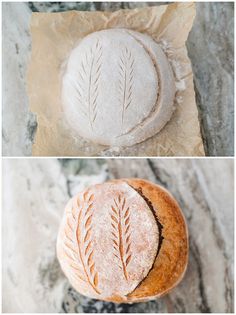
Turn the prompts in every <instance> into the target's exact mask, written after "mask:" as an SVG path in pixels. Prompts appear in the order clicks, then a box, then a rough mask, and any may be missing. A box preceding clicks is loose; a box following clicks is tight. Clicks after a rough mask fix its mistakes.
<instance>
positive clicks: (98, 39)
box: [62, 29, 176, 146]
mask: <svg viewBox="0 0 236 315" xmlns="http://www.w3.org/2000/svg"><path fill="white" fill-rule="evenodd" d="M175 92H176V90H175V81H174V76H173V72H172V69H171V67H170V64H169V61H168V59H167V57H166V56H165V54H164V52H163V51H162V49H161V47H160V46H159V45H158V44H157V43H156V42H155V41H154V40H153V39H152V38H151V37H149V36H147V35H144V34H141V33H138V32H134V31H131V30H128V29H109V30H103V31H99V32H95V33H92V34H89V35H88V36H86V37H85V38H84V39H83V40H82V41H81V42H80V43H79V44H78V46H77V47H75V48H74V49H73V51H72V52H71V54H70V56H69V59H68V62H67V66H66V70H65V73H64V76H63V80H62V103H63V110H64V114H65V119H66V121H67V124H68V126H69V128H72V129H73V132H74V133H75V134H78V135H79V136H82V137H83V138H85V139H88V140H90V141H92V142H95V143H98V144H102V145H109V146H131V145H133V144H135V143H140V142H142V141H144V140H146V139H147V138H149V137H152V136H153V135H155V134H156V133H158V132H159V131H160V130H161V129H162V128H163V127H164V126H165V124H166V123H167V122H168V121H169V120H170V118H171V115H172V113H173V111H174V98H175Z"/></svg>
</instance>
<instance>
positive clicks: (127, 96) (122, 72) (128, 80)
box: [119, 47, 134, 126]
mask: <svg viewBox="0 0 236 315" xmlns="http://www.w3.org/2000/svg"><path fill="white" fill-rule="evenodd" d="M119 76H120V78H119V96H120V98H119V101H120V103H121V104H122V117H121V120H122V126H123V123H124V114H125V111H126V110H127V109H128V108H129V106H130V105H131V103H132V94H133V83H134V82H133V81H134V58H133V56H132V53H131V51H130V50H129V49H128V48H127V47H125V48H124V49H123V51H122V54H121V57H120V61H119Z"/></svg>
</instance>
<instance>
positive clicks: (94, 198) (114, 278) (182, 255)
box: [57, 179, 188, 303]
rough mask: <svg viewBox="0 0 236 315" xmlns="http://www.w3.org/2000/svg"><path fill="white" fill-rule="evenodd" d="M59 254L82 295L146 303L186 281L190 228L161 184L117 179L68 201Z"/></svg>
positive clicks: (59, 239)
mask: <svg viewBox="0 0 236 315" xmlns="http://www.w3.org/2000/svg"><path fill="white" fill-rule="evenodd" d="M57 255H58V259H59V262H60V264H61V267H62V269H63V271H64V273H65V275H66V276H67V278H68V279H69V281H70V283H71V284H72V286H73V287H74V288H75V289H76V290H77V291H78V292H80V293H81V294H84V295H86V296H89V297H91V298H96V299H100V300H105V301H111V302H116V303H134V302H141V301H147V300H150V299H154V298H156V297H160V296H162V295H163V294H165V293H167V292H169V291H170V290H171V289H172V288H173V287H175V286H176V285H177V284H178V283H179V282H180V280H181V279H182V277H183V275H184V272H185V269H186V266H187V261H188V236H187V227H186V224H185V220H184V217H183V214H182V212H181V209H180V208H179V206H178V204H177V202H176V201H175V200H174V198H173V197H172V196H171V195H170V194H169V193H168V192H167V191H166V190H165V189H163V188H162V187H160V186H158V185H155V184H153V183H150V182H148V181H146V180H142V179H119V180H113V181H109V182H106V183H103V184H99V185H94V186H91V187H89V188H88V189H86V190H85V191H83V192H81V193H79V194H78V195H77V196H75V197H74V198H72V199H71V200H70V201H69V203H68V204H67V206H66V211H65V214H64V218H63V220H62V223H61V227H60V230H59V234H58V240H57Z"/></svg>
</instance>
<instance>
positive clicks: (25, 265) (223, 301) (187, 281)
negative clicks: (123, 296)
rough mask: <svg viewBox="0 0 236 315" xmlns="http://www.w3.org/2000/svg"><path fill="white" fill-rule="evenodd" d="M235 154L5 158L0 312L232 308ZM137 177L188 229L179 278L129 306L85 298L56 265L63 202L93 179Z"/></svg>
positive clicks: (198, 311) (179, 310)
mask: <svg viewBox="0 0 236 315" xmlns="http://www.w3.org/2000/svg"><path fill="white" fill-rule="evenodd" d="M233 164H234V163H233V159H150V160H147V159H87V160H86V159H85V160H84V159H68V160H56V159H37V158H34V159H5V160H4V161H3V187H4V192H3V216H2V222H3V234H2V235H3V243H2V244H3V247H2V257H3V258H2V265H3V274H2V281H3V285H2V292H3V293H2V294H3V299H2V301H3V302H2V303H3V312H12V313H13V312H23V313H27V312H30V313H34V312H37V313H40V312H42V313H44V312H47V313H55V312H56V313H57V312H69V313H74V312H78V313H82V312H85V313H88V312H90V313H97V312H101V313H109V312H113V313H132V312H133V313H136V312H140V313H156V312H160V313H167V312H169V313H175V312H177V313H181V312H188V313H201V312H203V313H208V312H213V313H228V312H233V301H234V298H233V294H234V293H233V285H234V284H233V279H234V275H233V257H234V255H233V235H234V226H233V225H234V223H233V222H234V221H233V216H234V212H233V211H234V210H233V174H234V168H233ZM122 177H141V178H146V179H148V180H150V181H152V182H155V183H158V184H160V185H162V186H164V187H166V188H167V189H168V190H170V192H171V193H172V194H173V195H174V197H175V198H176V200H177V201H178V202H179V204H180V206H181V208H182V210H183V212H184V215H185V217H186V220H187V224H188V228H189V240H190V255H189V264H188V268H187V272H186V274H185V277H184V279H183V281H182V282H181V283H180V285H178V286H177V287H176V288H175V289H174V290H173V291H172V292H171V293H169V294H168V295H166V296H164V297H163V298H161V299H158V300H154V301H151V302H147V303H138V304H134V305H128V304H118V305H116V304H113V303H106V302H100V301H97V300H93V299H88V298H86V297H83V296H82V295H80V294H78V293H76V292H75V291H74V290H73V289H72V287H71V286H70V284H69V283H68V281H67V280H66V278H65V276H64V275H63V274H62V271H61V270H60V267H59V264H58V261H57V258H56V253H55V244H56V236H57V231H58V227H59V222H60V220H61V218H62V213H63V209H64V206H65V204H66V202H67V201H68V199H69V198H70V197H71V196H72V195H75V194H76V193H77V192H78V191H80V190H82V189H83V188H84V187H87V186H88V185H90V184H95V183H100V182H103V181H105V180H106V179H110V178H122Z"/></svg>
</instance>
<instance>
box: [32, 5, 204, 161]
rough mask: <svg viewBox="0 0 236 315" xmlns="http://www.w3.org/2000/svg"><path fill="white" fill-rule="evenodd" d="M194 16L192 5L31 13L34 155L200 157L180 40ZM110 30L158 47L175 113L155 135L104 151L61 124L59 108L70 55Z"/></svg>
mask: <svg viewBox="0 0 236 315" xmlns="http://www.w3.org/2000/svg"><path fill="white" fill-rule="evenodd" d="M194 17H195V5H194V4H193V3H189V2H185V3H180V2H178V3H173V4H170V5H161V6H157V7H147V8H138V9H133V10H119V11H115V12H80V11H68V12H63V13H33V14H32V19H31V36H32V54H31V60H30V63H29V68H28V74H27V89H28V97H29V102H30V109H31V111H32V112H34V113H36V115H37V121H38V128H37V133H36V137H35V141H34V144H33V149H32V154H33V155H36V156H114V155H116V156H117V155H120V156H202V155H204V149H203V143H202V138H201V135H200V126H199V121H198V111H197V107H196V103H195V93H194V87H193V74H192V69H191V63H190V60H189V58H188V55H187V49H186V46H185V41H186V40H187V37H188V34H189V31H190V30H191V27H192V24H193V20H194ZM109 28H128V29H131V30H135V31H139V32H142V33H146V34H148V35H149V36H151V37H152V38H153V39H154V40H155V41H157V42H158V43H160V44H161V45H162V47H163V49H164V51H165V53H166V55H167V56H168V58H169V60H170V63H171V65H172V68H173V71H174V74H175V79H176V86H177V90H178V92H177V95H176V110H175V112H174V114H173V116H172V118H171V120H170V121H169V122H168V123H167V125H166V126H165V127H164V128H163V129H162V130H161V131H160V132H159V133H158V134H156V135H155V136H153V137H152V138H150V139H147V140H146V141H144V142H142V143H140V144H136V145H134V146H132V147H126V148H116V147H115V148H109V147H106V146H102V145H98V144H95V143H92V142H89V141H86V140H85V139H83V138H80V137H78V135H76V134H74V133H73V131H72V130H70V128H69V126H68V125H67V124H66V121H65V118H64V115H63V109H62V103H61V81H62V80H61V79H62V73H63V68H64V67H65V64H66V61H67V58H68V56H69V54H70V52H71V50H72V49H73V48H74V47H75V46H76V45H78V43H79V42H80V40H81V39H82V38H83V37H85V36H86V35H88V34H90V33H92V32H95V31H99V30H103V29H109Z"/></svg>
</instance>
